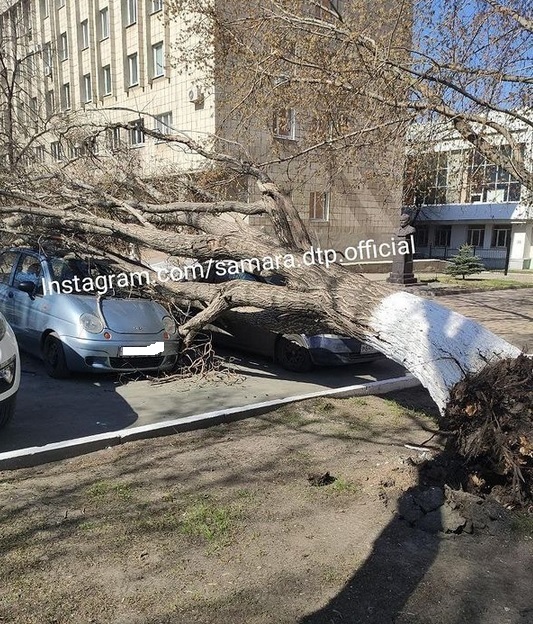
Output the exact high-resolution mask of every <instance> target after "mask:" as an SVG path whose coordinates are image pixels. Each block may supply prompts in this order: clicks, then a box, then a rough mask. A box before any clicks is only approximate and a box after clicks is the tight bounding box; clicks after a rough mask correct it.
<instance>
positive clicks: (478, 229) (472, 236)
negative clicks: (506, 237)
mask: <svg viewBox="0 0 533 624" xmlns="http://www.w3.org/2000/svg"><path fill="white" fill-rule="evenodd" d="M466 243H467V245H470V246H471V247H483V245H484V244H485V226H484V225H469V226H468V230H467V235H466Z"/></svg>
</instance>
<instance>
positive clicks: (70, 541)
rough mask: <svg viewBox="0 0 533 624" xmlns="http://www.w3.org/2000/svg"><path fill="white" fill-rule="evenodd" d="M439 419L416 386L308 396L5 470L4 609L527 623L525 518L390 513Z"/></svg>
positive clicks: (1, 535) (278, 619)
mask: <svg viewBox="0 0 533 624" xmlns="http://www.w3.org/2000/svg"><path fill="white" fill-rule="evenodd" d="M435 427H436V424H435V412H434V408H433V406H432V403H431V401H430V399H429V398H428V397H427V395H426V394H425V392H424V391H423V390H422V389H412V390H406V391H403V392H400V393H397V394H396V395H394V396H392V395H389V396H388V397H385V398H379V397H364V398H352V399H334V400H331V399H317V400H314V401H310V402H305V403H300V404H297V405H291V406H287V407H285V408H283V409H280V410H278V411H275V412H271V413H269V414H266V415H264V416H261V417H257V418H250V419H247V420H242V421H238V422H234V423H231V424H227V425H221V426H217V427H213V428H210V429H206V430H202V431H195V432H190V433H182V434H179V435H175V436H169V437H165V438H159V439H154V440H145V441H141V442H135V443H130V444H127V445H124V446H122V447H114V448H110V449H108V450H105V451H99V452H97V453H93V454H90V455H86V456H84V457H79V458H76V459H73V460H66V461H62V462H57V463H54V464H49V465H45V466H41V467H38V468H32V469H24V470H19V471H16V472H3V473H0V505H1V511H0V514H1V516H0V540H1V547H0V556H1V567H0V622H1V623H2V624H8V623H9V624H12V623H13V624H15V623H16V624H52V623H54V624H64V623H65V624H66V623H76V624H85V623H98V624H126V623H127V624H164V623H173V624H178V623H180V624H181V623H183V624H185V623H187V624H190V623H192V622H195V623H199V624H204V623H205V624H208V623H209V624H211V623H213V624H214V623H215V622H216V623H219V622H230V623H232V624H240V623H246V624H284V623H301V624H319V623H320V624H322V623H323V624H326V623H327V624H344V623H346V622H350V623H354V624H355V623H357V624H363V623H373V624H389V623H391V624H392V623H395V624H465V623H468V624H527V623H529V624H531V623H533V592H532V584H533V583H532V581H533V521H532V518H531V516H529V517H528V516H519V515H515V514H508V515H505V516H502V517H503V518H504V519H498V518H502V517H500V516H498V514H494V515H490V517H489V518H488V519H487V520H486V521H485V522H484V523H478V524H477V525H476V526H475V527H474V528H472V527H471V526H468V525H466V526H464V530H462V532H461V533H460V534H455V533H442V532H440V533H431V532H427V531H424V530H421V529H420V528H417V527H415V526H411V524H409V523H408V522H407V521H406V520H405V519H402V518H400V516H399V514H398V512H397V509H398V508H400V509H401V508H402V504H403V505H404V507H405V503H406V501H407V500H408V497H409V496H410V495H409V493H408V492H407V490H408V488H410V487H413V486H416V485H417V484H418V483H419V481H420V478H421V476H420V475H421V474H425V473H423V472H422V469H421V466H422V465H424V464H423V462H424V461H425V460H429V461H430V462H437V463H438V458H439V456H440V446H439V444H440V441H439V439H438V437H432V438H431V440H429V441H428V439H429V438H430V437H431V436H432V434H433V432H434V430H435ZM423 443H426V450H420V448H419V447H420V445H421V444H423ZM406 445H408V446H412V447H415V448H408V447H407V446H406ZM328 471H329V473H330V475H331V476H332V477H335V480H334V481H332V480H329V481H332V482H330V483H328V484H327V485H324V486H322V487H315V486H313V485H311V483H310V481H309V479H308V477H309V476H310V475H311V476H312V475H315V476H319V475H323V474H324V473H326V472H328ZM437 513H440V512H439V511H438V510H437Z"/></svg>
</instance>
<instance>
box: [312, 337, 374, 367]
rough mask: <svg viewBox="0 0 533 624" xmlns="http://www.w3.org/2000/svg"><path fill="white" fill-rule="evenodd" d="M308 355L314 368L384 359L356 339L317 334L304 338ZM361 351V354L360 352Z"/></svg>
mask: <svg viewBox="0 0 533 624" xmlns="http://www.w3.org/2000/svg"><path fill="white" fill-rule="evenodd" d="M305 341H306V343H307V347H308V349H309V354H310V355H311V359H312V360H313V364H315V365H316V366H342V365H346V364H362V363H364V362H372V361H373V360H376V359H378V358H382V357H385V356H384V355H383V354H382V353H380V352H379V351H377V350H375V349H371V348H370V347H368V346H367V345H365V344H364V343H361V342H360V341H359V340H357V339H356V338H346V337H343V336H333V335H327V334H326V335H324V334H319V335H317V336H305ZM362 349H363V351H364V352H363V353H362V352H361V350H362Z"/></svg>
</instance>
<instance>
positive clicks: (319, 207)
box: [309, 191, 330, 221]
mask: <svg viewBox="0 0 533 624" xmlns="http://www.w3.org/2000/svg"><path fill="white" fill-rule="evenodd" d="M329 203H330V202H329V193H325V192H323V191H313V192H312V193H310V194H309V220H310V221H329Z"/></svg>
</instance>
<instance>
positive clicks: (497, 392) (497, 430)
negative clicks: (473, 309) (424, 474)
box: [445, 355, 533, 506]
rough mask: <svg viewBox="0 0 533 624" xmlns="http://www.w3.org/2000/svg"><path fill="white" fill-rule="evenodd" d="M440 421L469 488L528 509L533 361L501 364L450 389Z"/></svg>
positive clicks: (532, 495) (532, 478)
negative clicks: (464, 465)
mask: <svg viewBox="0 0 533 624" xmlns="http://www.w3.org/2000/svg"><path fill="white" fill-rule="evenodd" d="M445 417H446V420H447V421H448V423H447V428H448V429H450V430H451V431H452V432H453V433H454V434H455V435H454V436H453V438H452V444H453V445H454V448H455V450H456V451H458V452H459V453H460V454H461V455H462V456H463V457H464V458H465V461H466V463H467V468H468V470H469V472H470V474H471V485H472V489H476V490H478V491H479V492H480V493H492V494H493V495H494V496H496V497H497V498H498V499H499V500H500V501H501V502H502V503H505V504H509V505H520V506H526V505H531V504H532V503H533V359H532V358H529V357H527V356H525V355H520V356H519V357H517V358H516V359H506V360H501V361H499V362H497V363H494V364H490V365H488V366H487V367H486V368H484V369H483V370H482V371H480V372H479V373H477V374H476V375H472V376H467V377H465V379H463V380H462V381H460V382H459V383H457V384H456V385H455V386H454V388H453V389H452V391H451V393H450V400H449V402H448V406H447V408H446V413H445Z"/></svg>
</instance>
